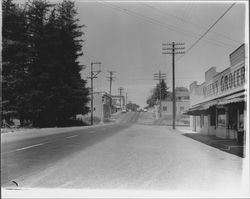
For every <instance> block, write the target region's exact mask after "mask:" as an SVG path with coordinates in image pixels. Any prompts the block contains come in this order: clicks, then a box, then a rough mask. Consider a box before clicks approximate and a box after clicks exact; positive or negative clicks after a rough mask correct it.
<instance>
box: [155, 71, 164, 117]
mask: <svg viewBox="0 0 250 199" xmlns="http://www.w3.org/2000/svg"><path fill="white" fill-rule="evenodd" d="M164 79H166V73H161V71H159V73H155V74H154V80H157V81H159V87H160V117H162V106H161V100H162V93H161V84H162V81H163V80H164Z"/></svg>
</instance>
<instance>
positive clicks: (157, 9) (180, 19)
mask: <svg viewBox="0 0 250 199" xmlns="http://www.w3.org/2000/svg"><path fill="white" fill-rule="evenodd" d="M141 3H142V4H144V5H145V6H147V7H149V8H151V9H154V10H156V11H159V12H160V13H161V14H163V15H166V16H170V17H172V18H175V19H177V20H179V21H182V22H184V23H187V24H191V25H193V26H196V27H198V28H201V29H203V30H206V28H205V27H204V26H201V25H199V24H196V23H193V22H192V21H189V20H186V19H183V18H181V17H178V16H176V15H172V14H169V13H168V12H166V11H163V10H161V9H159V8H156V7H154V6H151V5H148V4H147V3H144V2H141ZM210 33H213V34H215V35H218V36H220V37H223V38H226V39H228V40H231V41H234V42H237V43H241V42H240V41H238V40H235V39H232V38H230V37H228V36H227V35H224V34H221V33H218V32H214V31H210Z"/></svg>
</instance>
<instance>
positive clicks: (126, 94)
mask: <svg viewBox="0 0 250 199" xmlns="http://www.w3.org/2000/svg"><path fill="white" fill-rule="evenodd" d="M127 105H128V93H126V103H125V106H126V110H127Z"/></svg>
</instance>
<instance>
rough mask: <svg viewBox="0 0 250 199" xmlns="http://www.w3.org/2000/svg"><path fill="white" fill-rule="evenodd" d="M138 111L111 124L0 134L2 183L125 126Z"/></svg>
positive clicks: (86, 146) (69, 154)
mask: <svg viewBox="0 0 250 199" xmlns="http://www.w3.org/2000/svg"><path fill="white" fill-rule="evenodd" d="M138 116H139V113H136V112H129V113H127V114H124V115H122V117H120V118H119V120H118V123H116V124H111V125H102V126H96V127H94V128H83V129H79V130H70V129H69V130H68V132H67V131H66V132H62V133H58V132H55V133H54V132H45V133H44V135H43V134H41V133H40V134H38V133H37V134H36V133H33V134H32V132H31V133H29V134H24V135H23V136H22V135H20V133H19V134H18V135H11V136H10V137H8V136H2V137H1V142H2V143H1V162H2V163H1V180H2V186H3V187H5V186H11V185H14V184H13V183H11V182H12V180H14V181H17V182H18V183H19V184H20V182H21V181H22V180H23V179H25V178H26V177H27V176H32V175H33V174H34V173H36V172H37V171H40V170H43V169H46V168H48V167H49V166H51V165H53V164H55V163H56V162H57V161H59V160H61V159H64V158H67V157H69V156H71V155H72V154H74V153H77V152H78V151H82V150H84V149H86V148H88V147H90V146H92V145H94V144H97V143H98V142H101V141H103V140H105V139H107V138H109V137H111V136H113V135H115V134H117V133H119V132H120V131H121V130H123V129H126V128H128V127H129V126H131V125H132V124H134V123H135V122H136V121H137V119H138Z"/></svg>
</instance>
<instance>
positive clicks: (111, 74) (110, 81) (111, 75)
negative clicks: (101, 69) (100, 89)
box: [107, 71, 115, 116]
mask: <svg viewBox="0 0 250 199" xmlns="http://www.w3.org/2000/svg"><path fill="white" fill-rule="evenodd" d="M108 73H109V77H107V78H108V80H109V95H110V116H111V114H112V93H111V92H112V81H114V79H115V77H114V76H113V75H114V73H115V71H108Z"/></svg>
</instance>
